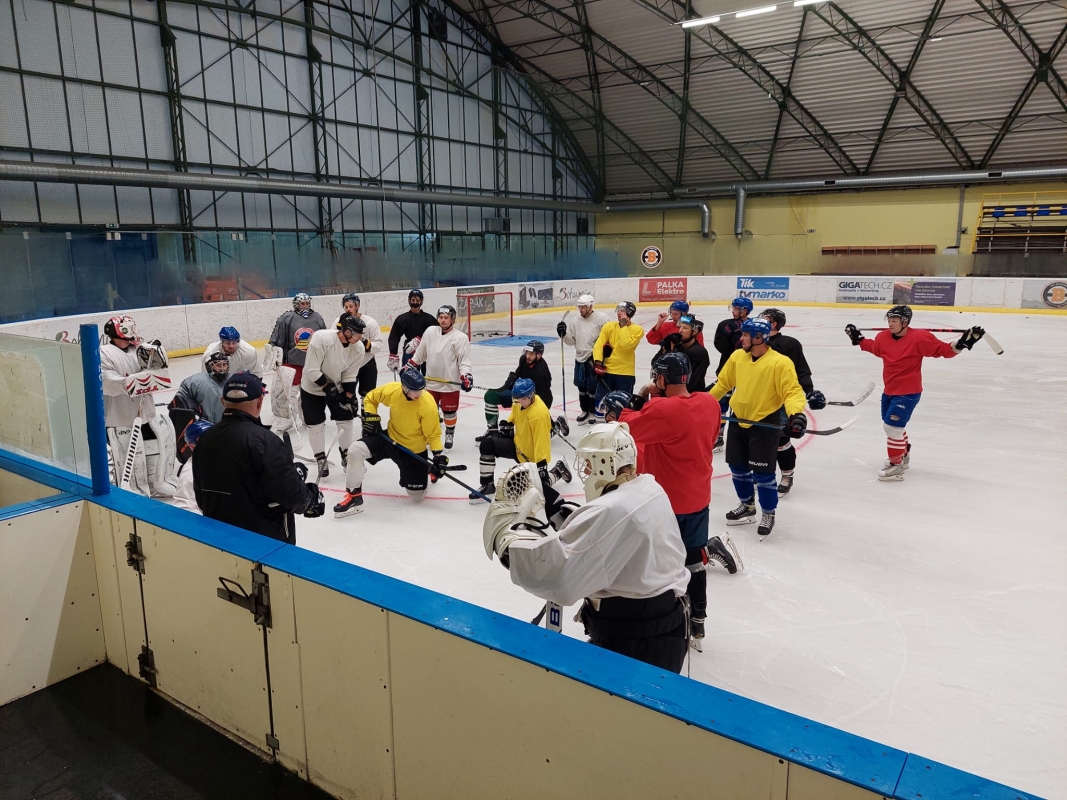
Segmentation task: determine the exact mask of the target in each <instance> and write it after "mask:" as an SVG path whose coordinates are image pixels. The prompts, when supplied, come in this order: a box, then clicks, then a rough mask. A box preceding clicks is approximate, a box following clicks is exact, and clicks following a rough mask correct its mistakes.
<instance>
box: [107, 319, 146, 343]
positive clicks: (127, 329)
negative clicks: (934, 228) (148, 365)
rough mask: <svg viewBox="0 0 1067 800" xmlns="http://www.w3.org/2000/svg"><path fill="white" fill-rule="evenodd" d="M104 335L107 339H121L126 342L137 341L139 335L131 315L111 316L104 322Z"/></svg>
mask: <svg viewBox="0 0 1067 800" xmlns="http://www.w3.org/2000/svg"><path fill="white" fill-rule="evenodd" d="M104 335H105V336H106V337H107V338H108V339H122V340H123V341H126V342H139V341H141V336H140V334H139V333H138V332H137V323H136V322H134V321H133V317H130V316H121V317H112V318H111V319H109V320H108V321H107V322H105V323H104Z"/></svg>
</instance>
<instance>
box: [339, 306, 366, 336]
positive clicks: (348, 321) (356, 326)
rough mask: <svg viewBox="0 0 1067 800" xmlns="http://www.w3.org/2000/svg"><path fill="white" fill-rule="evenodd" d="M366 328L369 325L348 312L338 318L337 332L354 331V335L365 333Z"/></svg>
mask: <svg viewBox="0 0 1067 800" xmlns="http://www.w3.org/2000/svg"><path fill="white" fill-rule="evenodd" d="M366 327H367V323H365V322H364V321H363V320H361V319H360V318H359V317H357V316H356V315H355V314H349V313H348V312H347V311H346V312H345V313H344V314H342V315H341V316H340V317H338V318H337V330H339V331H352V332H353V333H363V331H364V330H365V329H366Z"/></svg>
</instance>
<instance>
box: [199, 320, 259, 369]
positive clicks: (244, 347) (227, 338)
mask: <svg viewBox="0 0 1067 800" xmlns="http://www.w3.org/2000/svg"><path fill="white" fill-rule="evenodd" d="M212 353H225V354H226V358H227V359H228V360H229V366H230V372H233V373H235V374H236V373H238V372H251V373H252V374H253V375H256V376H257V377H260V378H262V377H263V367H262V366H260V363H259V351H257V350H256V348H254V347H253V346H252V345H250V344H249V343H248V342H246V341H245V340H244V339H242V338H241V334H240V333H239V332H238V331H237V328H235V327H233V326H232V325H227V326H226V327H225V328H223V329H222V330H221V331H219V340H218V341H217V342H215V343H214V344H209V345H208V346H207V347H206V348H205V349H204V359H203V360H204V372H211V366H210V365H209V363H208V361H209V360H210V359H211V355H212Z"/></svg>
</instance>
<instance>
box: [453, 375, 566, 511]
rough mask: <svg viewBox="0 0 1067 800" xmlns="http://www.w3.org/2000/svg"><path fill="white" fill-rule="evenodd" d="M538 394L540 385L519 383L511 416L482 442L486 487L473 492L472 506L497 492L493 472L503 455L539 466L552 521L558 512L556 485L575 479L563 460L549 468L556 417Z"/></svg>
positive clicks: (514, 389) (481, 464) (522, 380)
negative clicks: (484, 496)
mask: <svg viewBox="0 0 1067 800" xmlns="http://www.w3.org/2000/svg"><path fill="white" fill-rule="evenodd" d="M536 392H537V389H536V386H535V385H534V382H533V381H532V380H530V379H529V378H519V379H518V380H516V381H515V383H514V384H512V387H511V403H512V405H511V415H510V416H509V417H508V419H507V421H506V422H503V423H501V425H500V427H499V429H498V428H491V429H489V430H488V431H487V432H486V434H487V435H486V436H484V437H482V440H481V441H480V442H479V443H478V452H479V453H480V454H481V456H480V458H479V459H478V466H479V472H480V476H481V482H482V485H481V488H480V489H479V490H478V492H477V493H474V492H472V493H471V496H470V499H471V503H472V504H478V503H481V502H482V495H486V496H489V495H491V494H492V493H493V491H494V487H495V483H494V481H493V472H494V470H495V468H496V459H497V457H498V456H499V457H502V458H510V459H514V460H515V461H518V462H519V463H520V464H521V463H526V462H529V463H532V464H536V465H537V470H538V474H539V475H540V477H541V483H542V484H543V485H542V490H543V492H544V495H545V497H546V498H547V499H548V508H549V512H548V514H549V519H551V518H552V515H553V514H555V513H558V511H559V506H560V503H561V500H560V497H559V493H558V492H556V490H555V489H553V488H552V486H553V484H555V483H556V482H557V481H563V482H564V483H570V482H571V477H572V476H571V472H570V470H569V469H567V465H566V464H565V463H563V462H562V461H558V462H556V466H554V467H552V469H551V470H550V469H549V468H548V461H549V459H550V458H552V442H551V438H552V417H551V416H550V415H549V413H548V406H546V405H545V403H544V401H543V400H542V399H541V398H540V397H539V396H538V395H537V393H536Z"/></svg>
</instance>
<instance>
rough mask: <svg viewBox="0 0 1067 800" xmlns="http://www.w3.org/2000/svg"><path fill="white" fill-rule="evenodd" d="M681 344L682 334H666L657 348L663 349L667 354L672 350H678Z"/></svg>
mask: <svg viewBox="0 0 1067 800" xmlns="http://www.w3.org/2000/svg"><path fill="white" fill-rule="evenodd" d="M681 343H682V334H680V333H668V334H667V335H666V336H664V337H663V340H662V341H661V342H660V343H659V346H660V347H662V348H663V351H664V352H665V353H669V352H671V351H672V350H675V349H677V348H678V346H679V345H681Z"/></svg>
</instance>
